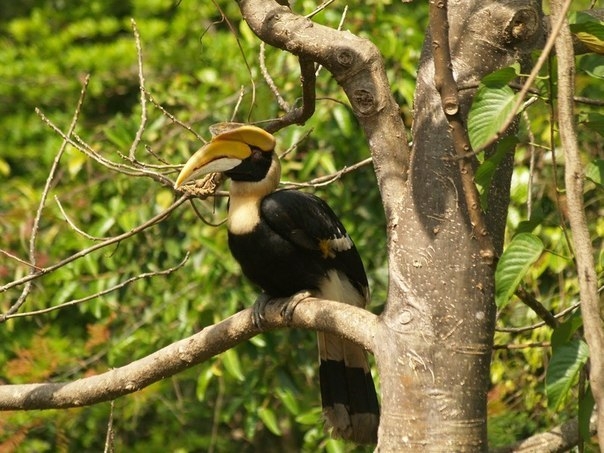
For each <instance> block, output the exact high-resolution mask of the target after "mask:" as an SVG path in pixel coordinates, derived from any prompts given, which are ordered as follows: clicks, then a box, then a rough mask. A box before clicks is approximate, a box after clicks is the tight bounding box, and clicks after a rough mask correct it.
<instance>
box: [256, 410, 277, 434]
mask: <svg viewBox="0 0 604 453" xmlns="http://www.w3.org/2000/svg"><path fill="white" fill-rule="evenodd" d="M258 416H259V417H260V420H262V423H264V426H266V427H267V428H268V430H269V431H270V432H271V433H273V434H274V435H275V436H281V435H283V433H282V432H281V429H280V428H279V424H278V423H277V417H276V415H275V413H274V412H273V410H272V409H270V408H268V407H260V408H259V409H258Z"/></svg>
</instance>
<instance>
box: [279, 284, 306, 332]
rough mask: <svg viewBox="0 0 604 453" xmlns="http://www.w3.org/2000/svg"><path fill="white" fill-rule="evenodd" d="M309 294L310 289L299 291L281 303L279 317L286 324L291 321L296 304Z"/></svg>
mask: <svg viewBox="0 0 604 453" xmlns="http://www.w3.org/2000/svg"><path fill="white" fill-rule="evenodd" d="M311 296H312V294H311V293H310V291H300V292H299V293H296V294H294V295H293V296H292V297H291V298H290V299H289V301H288V302H286V303H285V305H283V308H282V309H281V317H282V318H283V319H284V320H285V322H286V323H287V324H289V323H291V321H292V319H293V317H294V310H295V309H296V307H297V306H298V304H299V303H300V302H302V301H303V300H304V299H307V298H309V297H311Z"/></svg>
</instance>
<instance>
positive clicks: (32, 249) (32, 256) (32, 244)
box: [0, 75, 90, 322]
mask: <svg viewBox="0 0 604 453" xmlns="http://www.w3.org/2000/svg"><path fill="white" fill-rule="evenodd" d="M89 81H90V75H87V76H86V78H85V79H84V83H83V84H82V89H81V90H80V97H79V98H78V103H77V105H76V109H75V112H74V114H73V116H72V118H71V124H70V125H69V129H68V131H67V134H66V137H69V136H70V135H71V134H72V133H73V131H74V129H75V127H76V124H77V123H78V118H79V117H80V110H81V108H82V104H83V103H84V98H85V97H86V90H87V88H88V82H89ZM67 143H68V141H67V140H66V139H65V138H64V139H63V143H61V146H60V148H59V151H58V152H57V155H56V156H55V158H54V160H53V162H52V166H51V168H50V171H49V172H48V177H47V178H46V184H45V185H44V189H43V190H42V197H41V199H40V204H39V205H38V210H37V211H36V216H35V217H34V222H33V225H32V228H31V236H30V238H29V262H30V264H31V266H30V271H29V276H32V275H36V274H37V273H39V272H40V271H39V270H38V268H37V266H36V240H37V238H38V231H39V228H40V219H41V218H42V211H43V210H44V205H45V204H46V199H47V198H48V193H49V192H50V188H51V187H52V184H53V182H54V179H55V175H56V172H57V169H58V168H59V161H60V160H61V157H62V156H63V152H64V151H65V148H66V147H67ZM31 287H32V283H31V280H28V281H27V282H26V283H25V285H24V286H23V290H22V291H21V295H20V296H19V298H18V299H17V301H16V302H15V303H14V304H13V305H12V306H11V307H10V308H9V309H8V311H7V312H6V314H7V315H10V314H13V313H16V312H17V311H18V310H19V308H21V306H22V305H23V304H24V303H25V301H26V300H27V296H28V295H29V293H30V291H31ZM2 321H3V317H2V316H0V322H2Z"/></svg>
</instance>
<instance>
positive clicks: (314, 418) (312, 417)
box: [296, 408, 321, 426]
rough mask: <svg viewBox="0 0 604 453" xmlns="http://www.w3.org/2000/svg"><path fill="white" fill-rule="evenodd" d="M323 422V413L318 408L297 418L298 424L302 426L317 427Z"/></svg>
mask: <svg viewBox="0 0 604 453" xmlns="http://www.w3.org/2000/svg"><path fill="white" fill-rule="evenodd" d="M320 420H321V411H320V409H318V408H313V409H311V410H310V411H308V412H304V413H303V414H300V415H298V416H297V417H296V423H299V424H301V425H311V426H312V425H316V424H317V423H319V421H320Z"/></svg>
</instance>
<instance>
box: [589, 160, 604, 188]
mask: <svg viewBox="0 0 604 453" xmlns="http://www.w3.org/2000/svg"><path fill="white" fill-rule="evenodd" d="M585 176H586V177H587V179H590V180H592V181H593V182H595V183H596V184H597V185H599V186H600V187H603V186H604V159H595V160H594V161H592V162H590V163H589V164H587V166H586V167H585Z"/></svg>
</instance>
